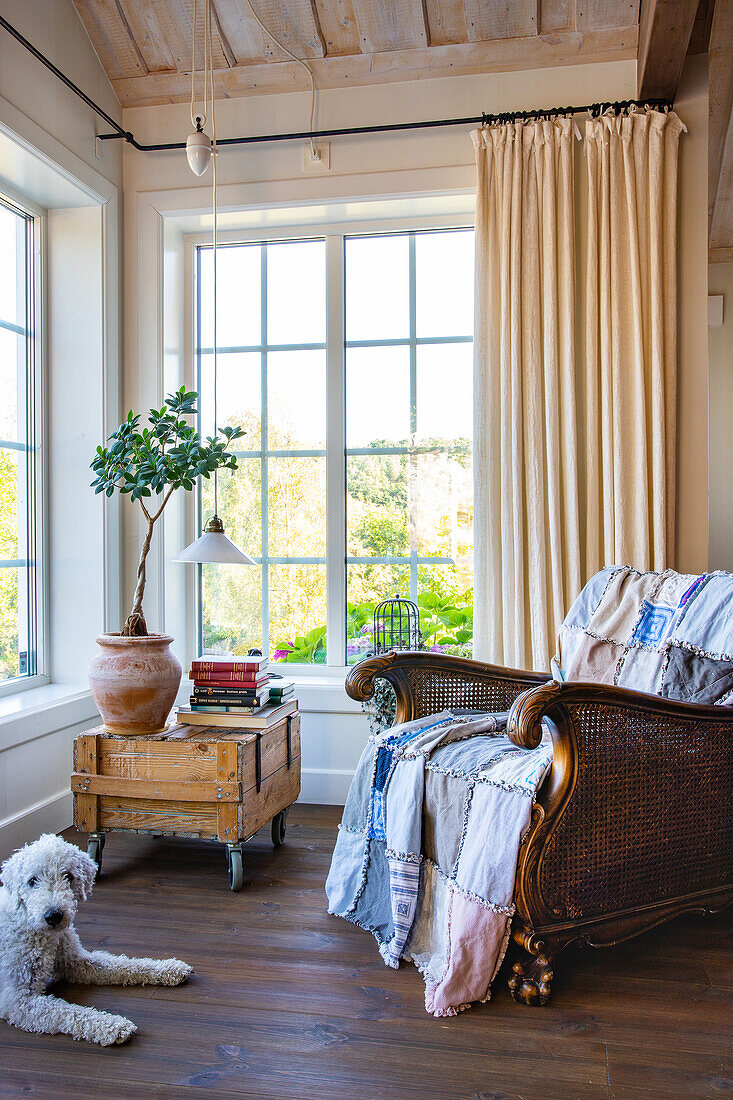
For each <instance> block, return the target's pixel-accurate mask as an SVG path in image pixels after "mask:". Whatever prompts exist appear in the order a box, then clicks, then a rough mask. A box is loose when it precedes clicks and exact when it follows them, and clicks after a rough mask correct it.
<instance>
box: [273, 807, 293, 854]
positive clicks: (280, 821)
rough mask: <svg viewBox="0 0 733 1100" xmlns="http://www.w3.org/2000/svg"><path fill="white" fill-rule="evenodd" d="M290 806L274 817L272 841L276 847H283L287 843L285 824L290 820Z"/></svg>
mask: <svg viewBox="0 0 733 1100" xmlns="http://www.w3.org/2000/svg"><path fill="white" fill-rule="evenodd" d="M288 809H290V807H288V808H287V809H285V810H281V811H280V813H279V814H275V816H274V817H273V819H272V826H271V829H270V833H271V836H272V843H273V846H274V847H275V848H282V846H283V844H284V843H285V826H286V823H287V820H288Z"/></svg>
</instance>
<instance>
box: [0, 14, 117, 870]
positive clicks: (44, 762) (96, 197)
mask: <svg viewBox="0 0 733 1100" xmlns="http://www.w3.org/2000/svg"><path fill="white" fill-rule="evenodd" d="M2 14H3V16H4V17H5V18H6V19H8V20H9V22H10V23H12V24H13V25H14V26H16V27H17V29H18V30H19V31H20V32H21V33H22V34H24V35H25V36H26V37H27V38H28V39H29V40H30V41H31V42H32V43H33V44H34V45H35V46H36V47H37V48H38V49H40V50H41V51H42V52H43V53H45V54H46V55H47V56H48V57H49V58H50V59H51V60H52V61H53V62H54V63H55V64H56V65H58V67H59V68H60V69H61V70H62V71H63V72H65V73H66V74H67V75H68V76H69V77H71V79H72V80H74V81H75V82H76V83H77V84H78V85H79V86H80V87H81V88H82V89H83V90H84V91H86V92H87V93H88V94H89V95H91V97H92V98H94V99H96V100H98V101H99V102H100V104H101V105H102V107H103V108H104V109H106V110H107V112H108V113H109V114H110V115H111V116H112V117H114V118H120V116H121V111H120V108H119V105H118V104H117V101H116V99H115V96H114V93H113V92H112V89H111V86H110V84H109V81H108V80H107V78H106V76H105V74H104V72H103V70H102V68H101V66H100V64H99V61H98V59H97V56H96V54H95V53H94V50H93V49H92V46H91V44H90V42H89V39H88V37H87V35H86V32H85V31H84V28H83V26H82V24H81V21H80V20H79V17H78V15H77V14H76V11H75V9H74V6H73V4H72V3H71V0H33V2H32V3H28V2H27V0H3V4H2ZM108 129H109V127H108V126H107V124H106V123H104V122H103V121H102V120H101V119H99V118H98V117H97V116H96V114H95V113H94V112H93V111H91V109H90V108H88V107H87V106H86V105H85V104H84V103H82V101H81V100H79V99H78V98H77V97H76V96H75V95H73V93H72V92H70V91H69V90H68V89H67V88H65V87H64V86H63V85H62V84H61V83H60V82H59V81H58V80H57V79H56V78H55V77H54V76H52V74H51V73H49V72H48V71H47V70H46V69H45V68H43V66H41V64H40V63H39V62H37V61H36V60H35V59H34V58H33V57H31V55H30V54H29V53H27V51H26V50H24V49H23V47H22V46H20V45H19V44H18V43H17V42H16V41H15V40H14V39H13V38H12V37H11V36H10V35H9V34H8V33H7V32H6V31H5V30H4V29H0V190H6V191H8V192H10V193H11V194H15V195H16V196H17V197H19V198H21V199H23V198H26V199H28V200H31V201H32V202H34V203H36V204H37V205H40V206H41V207H43V208H45V210H46V212H47V213H46V216H45V228H46V237H47V245H48V247H47V272H46V278H45V283H44V287H43V291H44V294H45V297H46V302H47V320H48V326H47V341H46V348H45V363H44V368H43V375H44V377H43V387H44V391H45V394H46V402H47V418H46V419H47V428H46V433H45V439H44V440H43V442H42V448H41V461H42V463H43V465H44V467H45V470H46V507H45V513H46V515H45V518H46V525H45V526H46V560H47V572H48V577H49V586H48V587H49V600H48V617H47V624H46V625H47V634H48V637H49V639H50V643H51V644H50V645H49V646H48V647H47V658H48V659H47V664H46V668H45V671H46V673H47V674H48V675H49V676H50V678H51V679H52V681H53V682H52V683H51V684H49V685H48V686H45V687H38V688H35V689H34V690H31V691H26V692H19V693H16V694H15V695H12V696H6V697H3V698H0V857H2V856H4V855H5V854H7V852H8V851H10V849H11V848H12V847H14V846H17V845H18V844H20V843H22V842H24V841H26V840H29V839H32V838H33V836H35V835H37V834H38V833H39V832H40V831H41V830H48V829H51V830H57V829H61V828H65V827H66V826H67V825H69V824H70V821H71V796H70V794H69V775H70V773H71V770H72V743H73V738H74V736H75V734H76V733H78V732H81V731H82V730H83V729H85V728H88V727H89V726H90V725H93V724H94V723H95V722H96V721H97V720H98V716H97V714H96V709H95V707H94V704H93V701H92V699H91V696H90V694H89V691H88V688H87V683H86V670H87V666H88V664H89V661H90V659H91V656H92V653H93V651H94V648H95V647H94V638H95V636H96V634H97V633H98V632H99V631H100V630H101V629H103V628H104V627H105V625H106V623H107V622H109V621H110V620H114V621H116V620H117V618H118V616H119V573H120V565H119V538H120V533H119V529H118V522H117V514H116V511H115V508H114V507H112V508H110V507H107V506H105V505H104V504H103V503H102V501H101V500H100V498H96V499H95V497H94V495H93V493H92V492H91V490H90V488H89V482H90V481H91V476H90V471H89V461H90V459H91V456H92V454H93V452H94V447H95V446H96V444H97V443H98V442H99V441H100V440H101V439H102V438H103V437H104V436H105V435H106V434H107V432H108V431H109V429H110V427H111V426H112V424H114V423H116V422H117V415H118V404H119V364H120V358H121V357H120V347H119V343H120V307H121V280H120V271H121V247H120V246H121V222H120V216H119V214H120V210H119V205H120V204H119V197H118V189H119V188H120V186H121V183H122V150H121V149H120V148H119V144H118V143H108V144H106V145H105V146H104V147H103V154H102V158H101V159H97V157H96V156H95V140H94V139H95V135H96V134H97V133H103V132H106V131H107V130H108Z"/></svg>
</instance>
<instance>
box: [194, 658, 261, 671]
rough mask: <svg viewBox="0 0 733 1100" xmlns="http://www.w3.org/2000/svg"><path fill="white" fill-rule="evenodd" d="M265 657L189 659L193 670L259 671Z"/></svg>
mask: <svg viewBox="0 0 733 1100" xmlns="http://www.w3.org/2000/svg"><path fill="white" fill-rule="evenodd" d="M266 666H267V657H198V658H197V659H196V660H195V661H191V668H192V669H193V671H194V672H214V671H216V672H252V673H257V672H260V671H261V669H264V668H265V667H266Z"/></svg>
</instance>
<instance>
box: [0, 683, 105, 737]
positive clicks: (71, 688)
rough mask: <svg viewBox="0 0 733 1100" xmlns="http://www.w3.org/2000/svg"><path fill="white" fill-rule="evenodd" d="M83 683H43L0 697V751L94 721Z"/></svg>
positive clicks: (93, 714) (92, 710) (90, 697)
mask: <svg viewBox="0 0 733 1100" xmlns="http://www.w3.org/2000/svg"><path fill="white" fill-rule="evenodd" d="M96 715H97V708H96V706H95V705H94V700H93V699H92V696H91V692H90V691H89V688H88V687H87V686H86V685H85V684H46V685H44V686H43V687H37V688H30V689H29V690H28V691H18V692H16V693H14V694H13V695H6V696H4V697H3V698H0V751H2V750H4V749H10V748H13V747H14V746H15V745H21V744H23V742H25V741H33V740H35V738H37V737H45V736H46V735H47V734H49V733H54V732H55V731H56V730H60V729H65V728H66V727H67V726H73V725H75V724H76V723H78V722H86V721H88V720H89V719H93V718H95V717H96Z"/></svg>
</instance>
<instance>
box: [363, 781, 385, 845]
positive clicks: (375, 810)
mask: <svg viewBox="0 0 733 1100" xmlns="http://www.w3.org/2000/svg"><path fill="white" fill-rule="evenodd" d="M367 836H368V837H373V838H374V839H375V840H384V841H386V840H387V834H386V832H385V828H384V799H383V796H382V792H381V791H378V790H377V789H376V787H372V796H371V806H370V813H369V828H368V829H367Z"/></svg>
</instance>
